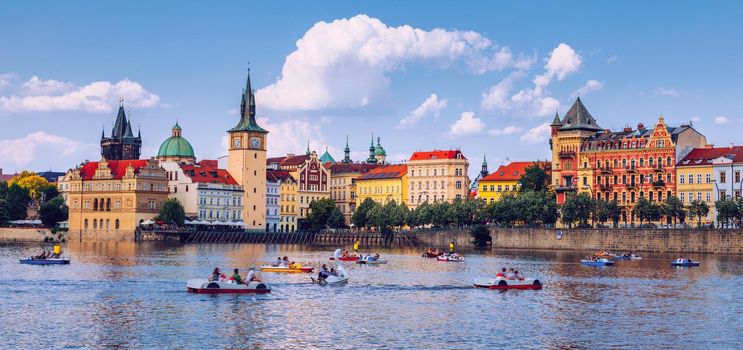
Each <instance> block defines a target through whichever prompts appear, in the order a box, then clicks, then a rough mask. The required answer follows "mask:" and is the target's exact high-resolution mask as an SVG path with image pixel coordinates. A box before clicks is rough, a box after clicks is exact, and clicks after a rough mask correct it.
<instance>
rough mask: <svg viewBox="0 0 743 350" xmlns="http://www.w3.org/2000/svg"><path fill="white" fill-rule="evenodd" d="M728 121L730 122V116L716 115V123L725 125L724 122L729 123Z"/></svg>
mask: <svg viewBox="0 0 743 350" xmlns="http://www.w3.org/2000/svg"><path fill="white" fill-rule="evenodd" d="M727 123H730V119H728V117H725V116H722V115H721V116H719V117H715V124H717V125H723V124H727Z"/></svg>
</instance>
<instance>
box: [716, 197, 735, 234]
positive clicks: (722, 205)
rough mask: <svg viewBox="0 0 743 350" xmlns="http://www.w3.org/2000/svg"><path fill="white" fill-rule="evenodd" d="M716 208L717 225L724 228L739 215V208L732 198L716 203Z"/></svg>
mask: <svg viewBox="0 0 743 350" xmlns="http://www.w3.org/2000/svg"><path fill="white" fill-rule="evenodd" d="M715 208H716V209H717V223H718V225H720V226H722V227H728V225H729V224H731V223H732V221H733V220H734V219H735V217H736V216H737V215H738V206H737V205H736V203H735V201H734V200H732V199H731V198H730V197H725V198H722V199H719V200H717V201H715Z"/></svg>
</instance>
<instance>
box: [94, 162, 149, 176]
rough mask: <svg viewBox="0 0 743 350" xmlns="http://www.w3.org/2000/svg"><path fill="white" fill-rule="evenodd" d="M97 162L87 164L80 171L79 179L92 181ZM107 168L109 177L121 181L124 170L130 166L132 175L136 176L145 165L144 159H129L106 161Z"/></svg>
mask: <svg viewBox="0 0 743 350" xmlns="http://www.w3.org/2000/svg"><path fill="white" fill-rule="evenodd" d="M98 163H99V162H87V163H85V164H84V165H83V167H82V168H81V169H80V177H82V179H83V180H92V179H93V176H94V175H95V170H96V169H98ZM107 163H108V168H109V169H111V175H112V176H113V178H114V179H121V178H123V177H124V174H126V168H127V167H129V165H131V166H132V167H133V168H134V173H135V174H138V173H139V169H141V168H143V167H145V166H146V165H147V160H146V159H130V160H109V161H107Z"/></svg>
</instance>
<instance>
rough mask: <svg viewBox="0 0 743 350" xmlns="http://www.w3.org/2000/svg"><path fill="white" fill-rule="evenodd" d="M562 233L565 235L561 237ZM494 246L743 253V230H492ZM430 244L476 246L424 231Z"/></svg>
mask: <svg viewBox="0 0 743 350" xmlns="http://www.w3.org/2000/svg"><path fill="white" fill-rule="evenodd" d="M558 232H561V233H562V235H561V237H560V238H558ZM490 235H491V237H492V239H493V246H492V247H493V249H499V248H507V249H552V250H580V251H596V250H609V251H613V252H620V251H637V252H660V253H712V254H743V230H740V229H736V230H718V229H698V230H697V229H694V230H691V229H678V230H674V229H667V230H666V229H543V228H495V229H491V231H490ZM418 238H419V239H421V240H422V241H423V242H424V243H425V244H426V245H431V246H436V247H446V246H448V245H449V242H451V241H454V244H455V245H456V246H457V247H472V236H471V235H470V234H469V232H467V231H449V232H433V233H420V234H418Z"/></svg>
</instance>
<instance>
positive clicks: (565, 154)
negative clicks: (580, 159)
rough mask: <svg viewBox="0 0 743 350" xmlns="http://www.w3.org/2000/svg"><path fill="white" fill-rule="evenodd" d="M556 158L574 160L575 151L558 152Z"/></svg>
mask: <svg viewBox="0 0 743 350" xmlns="http://www.w3.org/2000/svg"><path fill="white" fill-rule="evenodd" d="M557 156H558V157H560V158H575V151H560V153H558V154H557Z"/></svg>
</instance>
